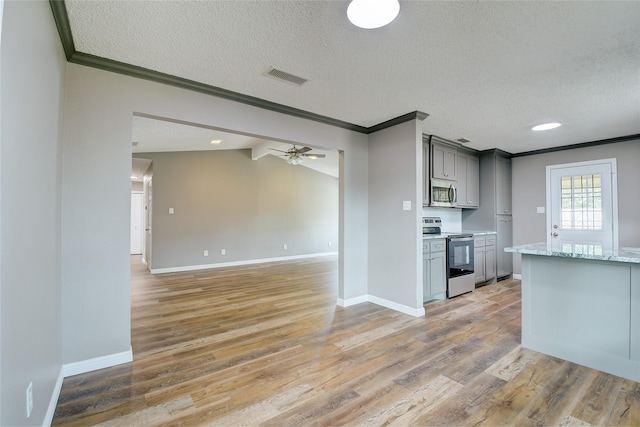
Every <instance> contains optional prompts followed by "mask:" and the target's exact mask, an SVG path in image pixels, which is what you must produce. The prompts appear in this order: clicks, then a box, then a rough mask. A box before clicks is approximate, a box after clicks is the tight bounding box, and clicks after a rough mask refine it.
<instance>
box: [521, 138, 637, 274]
mask: <svg viewBox="0 0 640 427" xmlns="http://www.w3.org/2000/svg"><path fill="white" fill-rule="evenodd" d="M609 158H615V159H617V166H618V231H619V245H620V246H621V247H624V246H633V247H640V140H635V141H627V142H619V143H615V144H605V145H596V146H593V147H587V148H577V149H573V150H564V151H556V152H553V153H546V154H536V155H532V156H523V157H515V158H513V159H512V175H513V189H512V192H513V244H514V245H523V244H527V243H536V242H546V241H547V225H546V215H545V214H538V213H536V207H537V206H545V204H546V193H545V192H546V167H547V165H555V164H562V163H571V162H582V161H587V160H597V159H609ZM520 261H521V259H520V256H519V255H518V254H516V255H515V256H514V266H513V267H514V273H516V274H520V273H521V264H520Z"/></svg>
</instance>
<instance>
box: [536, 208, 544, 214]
mask: <svg viewBox="0 0 640 427" xmlns="http://www.w3.org/2000/svg"><path fill="white" fill-rule="evenodd" d="M536 212H537V213H544V206H538V207H537V209H536Z"/></svg>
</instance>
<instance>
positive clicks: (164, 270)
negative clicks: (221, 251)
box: [150, 252, 338, 274]
mask: <svg viewBox="0 0 640 427" xmlns="http://www.w3.org/2000/svg"><path fill="white" fill-rule="evenodd" d="M330 255H338V252H322V253H317V254H306V255H293V256H285V257H275V258H262V259H249V260H245V261H231V262H219V263H215V264H201V265H186V266H183V267H167V268H152V269H151V270H150V272H151V274H163V273H179V272H183V271H195V270H207V269H210V268H220V267H236V266H239V265H249V264H263V263H265V262H275V261H291V260H295V259H304V258H315V257H321V256H330Z"/></svg>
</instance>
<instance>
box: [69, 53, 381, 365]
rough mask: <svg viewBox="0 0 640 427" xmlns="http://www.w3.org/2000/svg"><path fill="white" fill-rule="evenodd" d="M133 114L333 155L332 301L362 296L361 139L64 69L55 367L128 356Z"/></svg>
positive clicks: (141, 83) (175, 91) (167, 89)
mask: <svg viewBox="0 0 640 427" xmlns="http://www.w3.org/2000/svg"><path fill="white" fill-rule="evenodd" d="M134 112H139V113H145V114H150V115H153V116H157V117H165V118H171V119H177V120H183V121H186V122H192V123H198V124H203V125H208V126H215V127H218V128H221V129H226V130H236V131H242V132H244V133H247V134H251V135H257V136H264V137H267V138H272V139H277V140H282V141H291V142H296V143H299V144H304V145H309V146H312V147H313V146H316V147H328V148H334V149H337V150H341V151H343V153H342V155H341V156H342V159H343V161H342V163H343V164H342V165H341V168H342V169H341V176H340V186H339V188H340V190H339V199H340V203H341V208H340V211H339V215H340V221H341V226H340V231H341V235H340V236H339V239H340V249H341V253H340V256H339V259H340V266H341V268H342V269H341V272H340V275H339V289H338V293H339V297H340V298H345V297H346V298H350V297H355V296H360V295H366V293H367V263H366V257H367V207H368V206H367V136H366V135H363V134H359V133H356V132H351V131H348V130H345V129H340V128H336V127H333V126H329V125H325V124H322V123H317V122H313V121H309V120H305V119H300V118H296V117H292V116H288V115H284V114H279V113H276V112H272V111H267V110H264V109H260V108H256V107H251V106H248V105H244V104H239V103H235V102H232V101H228V100H224V99H221V98H215V97H211V96H207V95H205V94H201V93H196V92H192V91H187V90H184V89H180V88H175V87H171V86H166V85H162V84H159V83H154V82H150V81H145V80H140V79H135V78H132V77H128V76H124V75H119V74H114V73H109V72H106V71H102V70H97V69H93V68H87V67H83V66H80V65H75V64H68V65H67V85H66V92H65V110H64V114H65V121H64V133H63V150H64V156H63V170H64V175H63V192H62V218H63V220H62V230H63V232H64V239H63V247H62V304H63V307H62V334H63V362H64V363H71V362H77V361H83V360H87V359H90V358H95V357H100V356H105V355H111V354H115V353H121V352H124V351H128V350H129V348H130V341H131V340H130V295H129V280H130V267H129V235H130V232H129V219H130V202H131V196H130V191H131V183H130V176H131V155H132V153H131V122H132V115H133V113H134ZM155 173H157V171H156V168H155V167H154V175H155ZM154 185H155V182H154ZM176 208H177V207H176Z"/></svg>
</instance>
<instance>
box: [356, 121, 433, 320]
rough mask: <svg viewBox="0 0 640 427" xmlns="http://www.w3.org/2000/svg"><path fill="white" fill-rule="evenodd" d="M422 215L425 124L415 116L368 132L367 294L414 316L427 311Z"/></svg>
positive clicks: (379, 301)
mask: <svg viewBox="0 0 640 427" xmlns="http://www.w3.org/2000/svg"><path fill="white" fill-rule="evenodd" d="M404 201H408V202H410V203H411V209H410V210H403V202H404ZM421 218H422V123H421V121H420V120H411V121H409V122H405V123H402V124H400V125H396V126H393V127H391V128H387V129H384V130H381V131H378V132H375V133H373V134H371V135H370V136H369V295H370V296H371V297H374V298H379V299H381V300H375V299H373V301H374V302H378V303H382V304H383V305H386V306H389V307H392V308H395V309H399V310H401V311H405V312H408V313H411V314H414V315H421V314H424V308H423V306H422V235H421V232H420V230H421V229H420V221H421ZM396 305H397V306H396Z"/></svg>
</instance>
